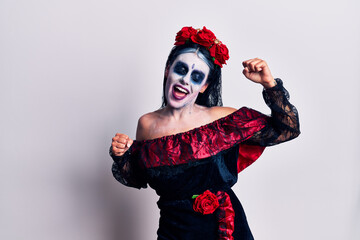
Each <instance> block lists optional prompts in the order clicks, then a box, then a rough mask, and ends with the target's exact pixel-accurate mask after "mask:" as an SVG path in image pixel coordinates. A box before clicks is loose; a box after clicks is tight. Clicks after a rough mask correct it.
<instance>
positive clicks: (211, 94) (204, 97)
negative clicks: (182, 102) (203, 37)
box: [161, 42, 222, 107]
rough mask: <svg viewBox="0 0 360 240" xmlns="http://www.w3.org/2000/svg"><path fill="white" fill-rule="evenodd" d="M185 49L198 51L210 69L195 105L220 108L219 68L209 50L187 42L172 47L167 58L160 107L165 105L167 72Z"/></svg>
mask: <svg viewBox="0 0 360 240" xmlns="http://www.w3.org/2000/svg"><path fill="white" fill-rule="evenodd" d="M187 49H194V52H196V50H198V51H199V52H200V53H201V54H202V55H203V56H204V57H205V58H206V59H204V60H206V61H205V62H206V63H207V64H208V65H209V67H210V72H209V75H208V78H207V83H208V87H207V88H206V90H205V91H204V92H203V93H199V95H198V97H197V98H196V101H195V103H196V104H199V105H202V106H206V107H213V106H222V99H221V67H220V66H218V65H216V64H214V61H213V59H212V57H211V56H210V53H209V50H207V48H205V47H204V46H201V45H199V44H196V43H192V42H189V43H186V44H184V45H180V46H175V47H173V49H172V50H171V52H170V54H169V57H168V59H167V61H166V65H165V74H164V82H163V101H162V105H161V107H165V106H166V105H167V99H166V97H165V87H166V80H167V75H168V72H169V70H170V66H171V65H172V64H173V62H174V61H175V59H176V58H177V57H178V56H179V55H180V54H182V53H185V52H187V51H186V50H187Z"/></svg>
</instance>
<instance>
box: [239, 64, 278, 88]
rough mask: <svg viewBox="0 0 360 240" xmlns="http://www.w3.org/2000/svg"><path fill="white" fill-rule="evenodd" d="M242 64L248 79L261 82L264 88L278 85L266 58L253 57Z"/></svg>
mask: <svg viewBox="0 0 360 240" xmlns="http://www.w3.org/2000/svg"><path fill="white" fill-rule="evenodd" d="M242 64H243V66H244V70H243V74H244V75H245V77H246V78H247V79H250V80H251V81H253V82H255V83H260V84H261V85H263V86H264V88H271V87H274V86H275V85H276V82H275V80H274V78H273V76H272V75H271V72H270V69H269V67H268V65H267V63H266V62H265V61H264V60H262V59H260V58H253V59H249V60H246V61H244V62H243V63H242Z"/></svg>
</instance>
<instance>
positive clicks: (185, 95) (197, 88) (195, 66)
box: [165, 53, 210, 108]
mask: <svg viewBox="0 0 360 240" xmlns="http://www.w3.org/2000/svg"><path fill="white" fill-rule="evenodd" d="M209 72H210V68H209V66H208V65H207V64H206V63H205V62H204V61H203V60H202V59H201V58H199V57H198V56H197V54H196V53H183V54H180V55H179V56H178V57H177V58H176V59H175V61H174V62H173V64H172V65H171V66H170V70H169V73H168V77H167V81H166V89H165V94H166V99H167V101H168V105H170V106H171V107H173V108H182V107H185V106H187V105H189V104H191V103H195V100H196V98H197V96H198V94H199V93H200V92H203V91H205V89H206V87H207V84H206V80H207V77H208V75H209Z"/></svg>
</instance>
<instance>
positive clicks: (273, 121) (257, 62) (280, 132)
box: [243, 58, 300, 146]
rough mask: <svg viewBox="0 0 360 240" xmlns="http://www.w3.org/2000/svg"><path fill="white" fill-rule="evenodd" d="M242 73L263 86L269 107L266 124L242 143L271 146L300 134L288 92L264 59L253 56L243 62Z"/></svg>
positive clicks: (296, 113)
mask: <svg viewBox="0 0 360 240" xmlns="http://www.w3.org/2000/svg"><path fill="white" fill-rule="evenodd" d="M243 65H244V71H243V73H244V75H245V76H246V77H247V78H248V79H250V80H252V81H253V82H256V83H260V84H262V85H263V86H264V90H263V97H264V100H265V102H266V104H267V105H268V106H269V107H270V109H271V117H270V118H269V121H268V124H267V126H266V127H265V128H264V129H262V130H261V131H259V132H258V133H257V134H255V135H254V136H252V137H251V138H250V139H248V140H247V141H245V142H244V144H251V145H261V146H271V145H275V144H278V143H282V142H285V141H289V140H291V139H293V138H296V137H297V136H298V135H299V134H300V124H299V115H298V112H297V110H296V108H295V107H294V106H293V105H292V104H291V103H290V102H289V98H290V96H289V93H288V91H287V90H286V89H285V88H284V87H283V83H282V81H281V80H280V79H274V78H273V77H272V75H271V72H270V69H269V67H268V66H267V64H266V62H265V61H264V60H261V59H258V58H255V59H251V60H247V61H244V62H243Z"/></svg>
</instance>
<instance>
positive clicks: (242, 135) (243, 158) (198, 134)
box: [131, 107, 269, 171]
mask: <svg viewBox="0 0 360 240" xmlns="http://www.w3.org/2000/svg"><path fill="white" fill-rule="evenodd" d="M268 119H269V117H268V116H266V115H264V114H262V113H260V112H258V111H255V110H253V109H249V108H246V107H243V108H241V109H239V110H237V111H235V112H234V113H232V114H230V115H228V116H226V117H223V118H221V119H219V120H216V121H214V122H212V123H209V124H206V125H204V126H201V127H198V128H195V129H192V130H190V131H187V132H184V133H178V134H175V135H170V136H164V137H161V138H156V139H152V140H145V141H134V143H133V145H132V148H131V153H132V154H133V153H136V154H139V155H138V157H139V159H141V164H142V165H144V167H145V168H154V167H160V166H174V165H180V164H186V163H189V162H191V161H197V160H200V159H204V158H207V157H210V156H214V155H216V154H218V153H219V152H221V151H224V150H226V149H229V148H231V147H233V146H234V145H236V144H240V143H241V142H243V141H245V140H246V139H248V138H250V137H251V136H253V135H254V134H255V133H256V132H258V131H260V130H261V129H262V128H264V127H265V126H266V124H267V121H268ZM263 150H264V148H263V147H252V146H251V147H249V146H246V145H242V146H240V150H239V153H240V155H239V159H238V160H239V163H238V171H241V170H243V169H244V168H246V167H247V166H249V165H250V164H251V163H253V162H254V161H255V160H256V159H257V158H258V157H259V156H260V155H261V153H262V152H263Z"/></svg>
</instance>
